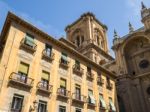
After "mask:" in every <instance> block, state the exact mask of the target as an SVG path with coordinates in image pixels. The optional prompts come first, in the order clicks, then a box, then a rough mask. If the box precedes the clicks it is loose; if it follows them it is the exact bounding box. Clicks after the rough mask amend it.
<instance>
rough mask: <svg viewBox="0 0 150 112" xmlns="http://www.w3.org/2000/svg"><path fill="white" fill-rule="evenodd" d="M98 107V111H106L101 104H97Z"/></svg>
mask: <svg viewBox="0 0 150 112" xmlns="http://www.w3.org/2000/svg"><path fill="white" fill-rule="evenodd" d="M98 105H99V110H103V111H105V110H106V107H103V106H102V104H101V103H99V104H98Z"/></svg>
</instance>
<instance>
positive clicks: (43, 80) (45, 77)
mask: <svg viewBox="0 0 150 112" xmlns="http://www.w3.org/2000/svg"><path fill="white" fill-rule="evenodd" d="M49 79H50V75H49V73H48V72H45V71H42V77H41V83H42V85H41V86H42V87H43V88H45V89H48V86H49Z"/></svg>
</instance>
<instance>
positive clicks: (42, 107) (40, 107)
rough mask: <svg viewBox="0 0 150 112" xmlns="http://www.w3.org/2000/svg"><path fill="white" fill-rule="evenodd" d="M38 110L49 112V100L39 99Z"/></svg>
mask: <svg viewBox="0 0 150 112" xmlns="http://www.w3.org/2000/svg"><path fill="white" fill-rule="evenodd" d="M38 112H47V102H45V101H41V100H40V101H39V105H38Z"/></svg>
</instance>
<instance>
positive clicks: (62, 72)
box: [58, 68, 68, 77]
mask: <svg viewBox="0 0 150 112" xmlns="http://www.w3.org/2000/svg"><path fill="white" fill-rule="evenodd" d="M58 73H59V74H60V75H62V76H65V77H67V74H68V71H67V70H65V69H63V68H59V69H58Z"/></svg>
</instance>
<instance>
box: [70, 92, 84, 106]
mask: <svg viewBox="0 0 150 112" xmlns="http://www.w3.org/2000/svg"><path fill="white" fill-rule="evenodd" d="M72 101H73V102H76V103H80V104H84V103H85V102H86V96H84V95H79V94H76V93H73V94H72Z"/></svg>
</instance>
